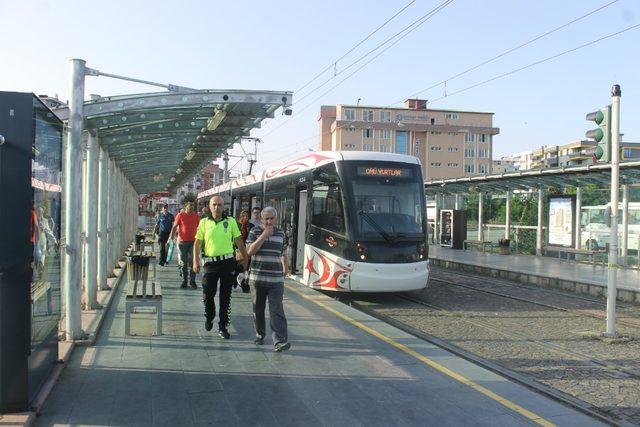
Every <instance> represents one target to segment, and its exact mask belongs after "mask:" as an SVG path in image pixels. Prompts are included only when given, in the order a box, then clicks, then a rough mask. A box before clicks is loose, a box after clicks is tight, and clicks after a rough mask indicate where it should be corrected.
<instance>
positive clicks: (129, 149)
mask: <svg viewBox="0 0 640 427" xmlns="http://www.w3.org/2000/svg"><path fill="white" fill-rule="evenodd" d="M291 102H292V94H291V92H274V91H245V90H196V91H183V92H160V93H145V94H135V95H122V96H109V97H98V98H96V99H92V100H90V101H85V103H84V112H83V116H84V129H85V130H87V131H89V132H93V133H94V134H95V135H97V137H98V141H99V143H100V146H101V147H102V148H104V149H105V150H106V151H107V152H108V153H109V156H110V157H111V158H112V159H113V160H114V161H115V162H116V164H117V165H118V167H119V168H120V169H121V170H122V172H123V173H124V174H125V175H126V177H127V179H128V180H129V181H130V182H131V184H132V185H133V187H134V188H135V190H136V191H137V192H138V193H150V192H152V191H162V190H165V191H173V190H175V189H176V188H178V187H180V186H181V185H182V184H183V183H185V182H186V181H187V180H189V179H190V178H192V177H193V176H195V175H196V174H198V173H200V171H201V170H202V168H203V167H205V166H206V165H207V164H208V163H210V162H211V161H212V160H214V159H216V158H218V157H220V156H222V155H223V153H224V152H225V151H226V150H227V149H229V148H231V147H232V146H233V145H234V144H235V143H236V142H238V141H239V140H240V139H241V138H242V137H243V136H248V135H249V132H250V131H251V129H254V128H259V127H260V123H261V122H262V120H264V119H265V118H273V117H274V113H275V111H276V110H277V109H278V108H279V107H283V108H287V107H288V106H290V105H291ZM54 112H55V114H56V115H57V116H58V117H60V118H61V119H62V120H64V121H68V116H69V109H68V107H67V106H66V105H65V106H63V107H61V108H57V109H54Z"/></svg>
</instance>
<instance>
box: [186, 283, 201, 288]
mask: <svg viewBox="0 0 640 427" xmlns="http://www.w3.org/2000/svg"><path fill="white" fill-rule="evenodd" d="M184 287H185V288H186V287H187V284H186V283H185V285H184ZM191 287H192V288H193V289H198V285H196V283H195V282H193V283H192V284H191Z"/></svg>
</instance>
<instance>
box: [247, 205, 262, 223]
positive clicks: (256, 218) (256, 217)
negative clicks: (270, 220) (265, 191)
mask: <svg viewBox="0 0 640 427" xmlns="http://www.w3.org/2000/svg"><path fill="white" fill-rule="evenodd" d="M249 222H250V223H251V224H253V226H254V227H257V226H258V225H262V221H261V220H260V207H259V206H254V207H253V209H251V219H250V220H249Z"/></svg>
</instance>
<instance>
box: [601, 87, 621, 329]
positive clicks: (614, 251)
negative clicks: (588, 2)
mask: <svg viewBox="0 0 640 427" xmlns="http://www.w3.org/2000/svg"><path fill="white" fill-rule="evenodd" d="M621 96H622V91H621V90H620V85H613V87H612V88H611V242H610V244H609V263H608V264H609V265H608V267H609V268H608V277H607V330H606V332H605V336H608V337H616V335H617V333H616V297H617V283H616V281H617V272H618V191H619V177H620V97H621Z"/></svg>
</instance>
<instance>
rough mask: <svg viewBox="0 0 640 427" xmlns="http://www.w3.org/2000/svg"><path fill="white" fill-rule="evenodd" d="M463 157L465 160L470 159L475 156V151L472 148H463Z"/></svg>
mask: <svg viewBox="0 0 640 427" xmlns="http://www.w3.org/2000/svg"><path fill="white" fill-rule="evenodd" d="M464 156H465V157H466V158H472V157H475V156H476V150H474V149H473V148H465V149H464Z"/></svg>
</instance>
